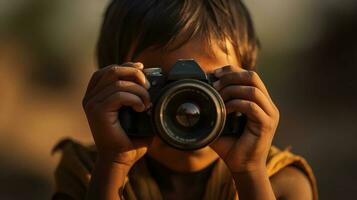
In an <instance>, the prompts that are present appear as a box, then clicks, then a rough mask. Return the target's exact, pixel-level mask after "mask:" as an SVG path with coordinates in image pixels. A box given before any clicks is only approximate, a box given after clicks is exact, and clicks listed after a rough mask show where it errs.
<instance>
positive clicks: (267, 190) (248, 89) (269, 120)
mask: <svg viewBox="0 0 357 200" xmlns="http://www.w3.org/2000/svg"><path fill="white" fill-rule="evenodd" d="M215 75H216V77H217V78H218V79H219V80H218V81H216V82H215V83H214V87H215V88H216V90H217V91H219V93H220V94H221V96H222V98H223V100H224V101H225V104H226V108H227V112H228V113H230V112H241V113H243V114H245V115H246V116H247V124H246V126H245V128H244V131H243V133H242V135H241V136H240V137H239V138H234V137H222V138H220V139H219V140H217V141H216V142H215V143H214V144H212V145H211V147H212V148H213V149H214V150H215V151H216V152H217V154H218V155H219V156H220V157H221V158H222V159H223V160H224V161H225V163H226V165H227V167H228V168H229V170H230V171H231V173H232V175H233V178H234V181H235V184H236V188H237V190H238V195H239V199H240V200H248V199H249V200H260V199H261V200H270V199H272V200H273V199H276V197H275V195H274V192H273V189H272V186H271V184H270V181H269V177H268V175H267V172H266V159H267V156H268V153H269V149H270V146H271V142H272V140H273V136H274V134H275V130H276V128H277V125H278V121H279V111H278V109H277V108H276V106H275V105H274V103H273V101H272V99H271V98H270V96H269V93H268V91H267V89H266V88H265V86H264V84H263V82H262V80H261V79H260V77H259V76H258V75H257V73H255V72H253V71H247V70H244V69H241V68H238V67H232V66H226V67H223V68H221V69H218V70H216V72H215Z"/></svg>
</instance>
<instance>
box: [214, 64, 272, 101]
mask: <svg viewBox="0 0 357 200" xmlns="http://www.w3.org/2000/svg"><path fill="white" fill-rule="evenodd" d="M215 76H216V77H217V78H218V79H219V80H218V81H216V82H214V84H213V85H214V87H215V88H216V89H217V90H218V91H219V90H221V89H222V88H224V87H226V86H228V85H250V86H255V87H257V88H259V89H260V90H261V91H262V92H263V93H264V95H265V96H267V97H269V100H271V98H270V96H269V93H268V90H267V89H266V87H265V85H264V83H263V81H262V80H261V78H260V77H259V75H258V74H257V73H256V72H254V71H247V70H243V69H239V68H238V69H234V71H232V70H231V71H228V70H227V68H226V70H223V69H222V70H218V72H217V71H216V73H215Z"/></svg>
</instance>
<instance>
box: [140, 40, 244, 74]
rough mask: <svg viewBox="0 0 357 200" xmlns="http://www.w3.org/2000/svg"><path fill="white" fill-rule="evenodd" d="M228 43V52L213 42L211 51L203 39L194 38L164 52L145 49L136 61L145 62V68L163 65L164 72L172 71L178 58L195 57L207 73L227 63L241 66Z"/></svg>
mask: <svg viewBox="0 0 357 200" xmlns="http://www.w3.org/2000/svg"><path fill="white" fill-rule="evenodd" d="M226 45H227V49H228V53H227V54H226V53H225V52H223V51H222V50H221V49H220V48H219V46H218V45H217V44H215V43H214V42H212V45H211V46H210V47H208V48H210V49H211V53H210V52H209V51H208V50H207V47H205V46H206V45H204V43H203V42H202V41H200V40H192V41H190V42H188V43H186V44H185V45H183V46H182V47H180V48H179V49H177V50H174V51H171V52H164V51H162V50H160V49H159V50H150V49H148V50H145V51H144V52H142V53H141V54H140V55H139V56H138V57H136V59H135V60H134V61H135V62H141V63H143V64H144V67H145V68H149V67H161V68H162V69H163V71H164V72H168V71H170V69H171V67H172V66H173V64H175V62H176V61H177V60H178V59H195V60H196V61H197V62H198V64H199V65H200V66H201V68H202V69H203V70H204V71H205V72H206V73H209V72H212V71H214V70H215V69H217V68H220V67H223V66H226V65H231V66H236V67H240V64H239V60H238V56H237V54H236V51H235V50H234V49H233V47H232V45H231V44H230V43H229V42H226Z"/></svg>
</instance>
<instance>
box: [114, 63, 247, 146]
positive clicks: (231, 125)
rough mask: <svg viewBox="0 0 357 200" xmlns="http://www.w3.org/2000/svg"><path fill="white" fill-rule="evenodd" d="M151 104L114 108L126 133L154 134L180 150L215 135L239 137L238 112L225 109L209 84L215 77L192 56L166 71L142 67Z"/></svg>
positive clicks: (243, 121)
mask: <svg viewBox="0 0 357 200" xmlns="http://www.w3.org/2000/svg"><path fill="white" fill-rule="evenodd" d="M144 73H145V75H146V77H147V79H148V80H149V82H150V85H151V87H150V89H149V94H150V98H151V102H152V104H153V106H152V107H151V108H150V109H149V110H147V111H145V112H141V113H139V112H135V111H134V110H132V109H131V108H129V107H123V108H121V109H120V110H119V112H118V117H119V120H120V123H121V126H122V128H123V129H124V130H125V132H126V133H127V135H128V136H130V137H148V136H153V135H154V134H158V135H159V136H160V137H161V139H162V140H163V141H165V142H166V143H167V144H169V145H170V146H172V147H175V148H177V149H181V150H194V149H199V148H202V147H204V146H207V145H208V144H210V143H212V142H213V141H214V140H215V139H217V138H218V137H219V136H234V137H239V136H240V135H241V134H242V132H243V130H244V126H245V124H246V116H245V115H242V114H241V113H230V114H227V113H226V108H225V105H224V101H223V100H222V98H221V97H220V95H219V93H218V92H217V91H216V90H215V89H214V88H213V87H212V83H213V82H214V81H216V80H217V78H216V77H215V76H214V75H213V74H206V73H205V72H204V71H203V70H202V69H201V67H200V66H199V65H198V63H196V62H195V61H194V60H178V61H177V62H176V63H175V64H174V66H173V67H172V69H171V70H170V72H169V73H168V74H167V75H164V74H162V73H161V69H160V68H148V69H144Z"/></svg>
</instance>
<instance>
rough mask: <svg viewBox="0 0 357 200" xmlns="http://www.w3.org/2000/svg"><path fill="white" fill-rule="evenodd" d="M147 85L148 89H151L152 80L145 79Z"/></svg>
mask: <svg viewBox="0 0 357 200" xmlns="http://www.w3.org/2000/svg"><path fill="white" fill-rule="evenodd" d="M145 86H146V89H150V87H151V85H150V82H149V81H148V80H147V79H145Z"/></svg>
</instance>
